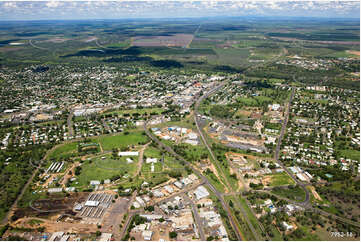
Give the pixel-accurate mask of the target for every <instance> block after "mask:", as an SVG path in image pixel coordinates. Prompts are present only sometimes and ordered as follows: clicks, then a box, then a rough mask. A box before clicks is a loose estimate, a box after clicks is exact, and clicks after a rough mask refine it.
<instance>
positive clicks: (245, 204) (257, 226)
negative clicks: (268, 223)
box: [239, 196, 262, 237]
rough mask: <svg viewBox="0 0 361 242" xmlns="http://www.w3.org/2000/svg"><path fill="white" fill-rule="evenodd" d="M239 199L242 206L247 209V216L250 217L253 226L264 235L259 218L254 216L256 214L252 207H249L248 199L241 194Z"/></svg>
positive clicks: (260, 234)
mask: <svg viewBox="0 0 361 242" xmlns="http://www.w3.org/2000/svg"><path fill="white" fill-rule="evenodd" d="M239 201H240V203H241V206H242V207H243V208H244V210H245V211H246V213H247V217H248V218H249V220H250V221H251V223H252V225H253V227H254V228H255V229H256V231H257V233H258V235H259V236H260V237H262V230H261V228H260V227H259V224H258V221H257V218H256V217H255V216H254V214H253V213H252V210H251V208H250V207H248V205H247V203H246V201H245V200H244V199H243V198H242V197H241V196H239Z"/></svg>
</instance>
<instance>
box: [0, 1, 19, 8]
mask: <svg viewBox="0 0 361 242" xmlns="http://www.w3.org/2000/svg"><path fill="white" fill-rule="evenodd" d="M3 6H4V7H5V8H17V7H18V6H17V5H16V3H15V2H5V3H4V4H3Z"/></svg>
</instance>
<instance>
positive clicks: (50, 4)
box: [45, 1, 62, 8]
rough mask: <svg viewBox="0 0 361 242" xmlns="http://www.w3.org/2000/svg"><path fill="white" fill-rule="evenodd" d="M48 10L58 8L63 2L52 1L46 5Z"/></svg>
mask: <svg viewBox="0 0 361 242" xmlns="http://www.w3.org/2000/svg"><path fill="white" fill-rule="evenodd" d="M45 5H46V6H47V7H48V8H57V7H59V6H61V5H62V3H61V2H58V1H50V2H47V3H46V4H45Z"/></svg>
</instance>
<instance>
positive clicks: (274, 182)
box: [269, 172, 295, 187]
mask: <svg viewBox="0 0 361 242" xmlns="http://www.w3.org/2000/svg"><path fill="white" fill-rule="evenodd" d="M269 176H270V177H272V178H271V183H270V186H272V187H276V186H284V185H294V184H295V181H294V180H292V178H291V177H290V176H289V175H288V174H287V173H286V172H281V173H275V174H272V175H269Z"/></svg>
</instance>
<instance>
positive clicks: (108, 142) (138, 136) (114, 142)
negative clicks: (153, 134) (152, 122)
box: [96, 131, 149, 151]
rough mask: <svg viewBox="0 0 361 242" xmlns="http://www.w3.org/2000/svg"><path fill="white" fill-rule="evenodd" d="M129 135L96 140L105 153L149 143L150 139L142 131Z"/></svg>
mask: <svg viewBox="0 0 361 242" xmlns="http://www.w3.org/2000/svg"><path fill="white" fill-rule="evenodd" d="M128 132H129V134H128V135H125V134H121V135H114V136H102V137H98V138H96V140H97V141H98V142H99V143H100V144H101V146H102V147H103V149H104V150H105V151H109V150H112V149H113V148H126V147H128V146H129V145H139V144H145V143H146V142H148V140H149V139H148V137H147V136H146V135H143V134H142V131H128Z"/></svg>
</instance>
